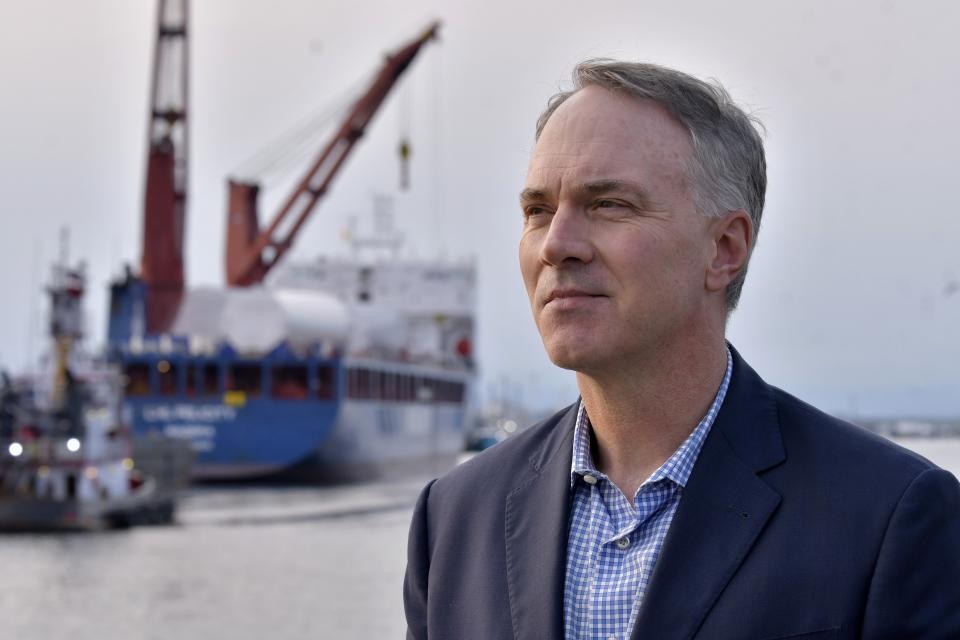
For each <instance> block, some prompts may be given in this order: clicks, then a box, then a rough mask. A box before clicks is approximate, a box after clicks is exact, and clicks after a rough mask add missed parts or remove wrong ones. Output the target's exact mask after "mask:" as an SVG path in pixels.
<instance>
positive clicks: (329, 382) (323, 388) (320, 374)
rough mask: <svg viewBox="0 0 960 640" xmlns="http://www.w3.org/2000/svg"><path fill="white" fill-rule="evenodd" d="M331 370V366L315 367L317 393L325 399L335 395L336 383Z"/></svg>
mask: <svg viewBox="0 0 960 640" xmlns="http://www.w3.org/2000/svg"><path fill="white" fill-rule="evenodd" d="M333 371H334V370H333V367H320V368H319V369H317V395H318V396H319V397H321V398H324V399H327V400H329V399H330V398H332V397H333V396H334V395H336V384H337V383H336V380H335V378H334V375H333Z"/></svg>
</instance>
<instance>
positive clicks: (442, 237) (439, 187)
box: [431, 47, 447, 247]
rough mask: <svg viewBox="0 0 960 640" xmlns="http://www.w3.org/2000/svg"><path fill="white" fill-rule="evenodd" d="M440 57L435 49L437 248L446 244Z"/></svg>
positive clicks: (435, 226) (439, 50) (434, 188)
mask: <svg viewBox="0 0 960 640" xmlns="http://www.w3.org/2000/svg"><path fill="white" fill-rule="evenodd" d="M442 55H443V47H437V50H436V51H434V55H433V56H431V58H432V62H433V65H432V66H433V69H432V71H433V78H432V82H431V84H432V85H433V87H432V89H433V91H432V93H433V96H432V98H433V117H432V123H433V126H432V127H431V129H432V131H433V161H434V171H433V203H432V204H433V206H432V207H431V209H432V210H433V224H434V228H435V229H436V230H437V240H438V242H439V246H441V247H445V246H447V242H446V233H445V230H444V224H443V222H444V216H443V211H442V209H443V185H444V183H445V180H444V176H443V175H442V174H443V169H444V163H443V102H442V100H443V91H442V89H443V87H442V82H441V80H442V78H443V64H442V62H443V61H442Z"/></svg>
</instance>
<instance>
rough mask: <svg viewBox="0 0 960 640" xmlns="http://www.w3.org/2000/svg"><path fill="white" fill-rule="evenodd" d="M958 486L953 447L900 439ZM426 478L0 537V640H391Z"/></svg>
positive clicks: (276, 490) (226, 493)
mask: <svg viewBox="0 0 960 640" xmlns="http://www.w3.org/2000/svg"><path fill="white" fill-rule="evenodd" d="M900 442H901V443H902V444H904V445H905V446H907V447H909V448H912V449H914V450H915V451H917V452H919V453H920V454H921V455H924V456H926V457H927V458H930V459H931V460H933V461H934V462H936V463H937V464H939V465H940V466H942V467H944V468H946V469H949V470H950V471H952V472H953V473H954V474H957V475H960V439H948V438H930V439H921V438H915V439H902V440H900ZM428 479H429V478H428V477H426V476H424V477H421V478H415V479H412V480H404V481H402V482H384V483H373V484H366V485H348V486H339V487H271V486H268V487H263V486H260V487H226V488H224V487H200V488H194V489H191V490H189V491H188V493H187V494H186V495H185V497H184V499H183V501H182V503H181V505H180V509H179V515H178V524H176V525H174V526H169V527H152V528H151V527H144V528H135V529H131V530H128V531H111V532H105V533H96V534H45V535H36V534H17V535H7V536H4V537H2V538H0V566H2V567H3V570H2V572H0V620H2V621H3V632H2V634H0V637H4V638H18V639H19V640H41V639H43V640H46V639H48V638H67V637H69V638H71V639H72V640H103V639H105V638H123V639H130V640H135V639H153V638H157V639H160V638H164V639H165V638H178V639H193V638H197V639H200V638H203V639H206V640H209V639H212V638H230V639H247V638H249V639H253V638H257V639H260V638H277V639H299V638H311V639H317V638H336V639H338V640H361V639H362V640H370V639H380V638H402V637H403V633H404V622H403V605H402V599H401V584H402V579H403V570H404V565H405V549H406V535H407V527H408V525H409V518H410V513H411V510H412V507H413V503H414V501H415V499H416V496H417V493H418V492H419V490H420V488H421V487H422V486H423V484H424V483H425V482H426V481H427V480H428Z"/></svg>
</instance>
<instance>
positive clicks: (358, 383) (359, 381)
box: [347, 369, 372, 400]
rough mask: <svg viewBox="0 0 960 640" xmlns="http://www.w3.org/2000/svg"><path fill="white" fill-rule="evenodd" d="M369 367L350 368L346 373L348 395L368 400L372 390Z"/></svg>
mask: <svg viewBox="0 0 960 640" xmlns="http://www.w3.org/2000/svg"><path fill="white" fill-rule="evenodd" d="M370 374H371V371H370V370H369V369H350V372H349V374H348V377H349V380H348V387H347V391H348V395H349V396H350V397H351V398H357V399H359V400H369V399H370V397H371V392H372V385H371V380H370V377H371V376H370Z"/></svg>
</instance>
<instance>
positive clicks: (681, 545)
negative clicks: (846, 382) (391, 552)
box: [404, 352, 960, 640]
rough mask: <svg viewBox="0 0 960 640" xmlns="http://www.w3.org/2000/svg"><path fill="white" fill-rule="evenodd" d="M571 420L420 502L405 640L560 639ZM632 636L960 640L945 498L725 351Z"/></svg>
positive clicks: (956, 561)
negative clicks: (724, 375) (724, 370)
mask: <svg viewBox="0 0 960 640" xmlns="http://www.w3.org/2000/svg"><path fill="white" fill-rule="evenodd" d="M576 410H577V406H576V405H571V406H570V407H569V408H567V409H565V410H564V411H561V412H560V413H558V414H557V415H555V416H553V417H551V418H549V419H547V420H545V421H544V422H542V423H540V424H538V425H535V426H533V427H531V428H530V429H527V430H526V431H524V432H523V433H521V434H519V435H517V436H515V437H513V438H511V439H509V440H507V441H505V442H503V443H501V444H498V445H496V446H495V447H493V448H491V449H489V450H488V451H485V452H484V453H482V454H480V455H478V456H476V457H475V458H474V459H472V460H470V461H469V462H467V463H465V464H463V465H461V466H459V467H457V468H456V469H454V470H453V471H451V472H450V473H448V474H447V475H446V476H444V477H442V478H440V479H439V480H435V481H433V482H432V483H430V484H429V485H428V486H427V487H426V488H425V489H424V490H423V492H422V493H421V495H420V498H419V500H418V501H417V506H416V509H415V511H414V515H413V522H412V525H411V529H410V540H409V549H408V565H407V572H406V577H405V580H404V605H405V609H406V616H407V625H408V632H407V638H408V639H416V640H423V639H425V638H430V639H432V640H472V639H477V640H481V639H482V640H500V639H504V640H506V639H509V638H513V639H516V640H534V639H545V640H554V639H556V640H560V639H562V638H563V584H564V571H565V566H566V543H567V523H568V514H569V506H570V458H571V452H572V438H573V427H574V422H575V418H576ZM632 638H633V639H634V640H651V639H656V640H668V639H674V638H677V639H688V638H698V639H702V640H726V639H736V640H761V639H763V640H771V639H775V638H784V639H785V638H789V639H790V640H813V639H826V638H832V639H840V638H867V639H871V640H874V639H876V640H879V639H907V638H910V639H914V638H922V639H924V640H928V639H929V640H934V639H941V638H942V639H944V640H946V639H951V640H957V639H960V485H958V483H957V480H956V478H954V477H953V476H952V475H951V474H950V473H948V472H946V471H943V470H942V469H939V468H938V467H936V466H935V465H933V464H932V463H930V462H929V461H927V460H925V459H924V458H921V457H920V456H918V455H915V454H913V453H911V452H909V451H907V450H905V449H903V448H900V447H898V446H896V445H894V444H891V443H890V442H888V441H886V440H885V439H883V438H880V437H878V436H875V435H873V434H871V433H869V432H867V431H865V430H863V429H860V428H857V427H854V426H852V425H849V424H846V423H844V422H841V421H839V420H836V419H834V418H831V417H830V416H827V415H825V414H823V413H821V412H820V411H818V410H816V409H814V408H813V407H811V406H809V405H807V404H805V403H803V402H801V401H800V400H798V399H796V398H794V397H792V396H790V395H788V394H786V393H784V392H783V391H780V390H779V389H776V388H774V387H771V386H769V385H767V384H766V383H765V382H763V380H761V379H760V377H759V376H758V375H757V374H756V373H755V372H754V371H753V370H752V369H751V368H750V367H749V366H748V365H747V364H746V363H745V362H744V361H743V360H742V359H741V358H740V356H739V355H738V354H737V353H736V352H734V365H733V379H732V380H731V385H730V388H729V390H728V392H727V396H726V399H725V401H724V404H723V407H722V408H721V410H720V412H719V414H718V416H717V419H716V422H715V423H714V425H713V428H712V429H711V431H710V434H709V436H708V438H707V440H706V442H705V443H704V447H703V449H702V451H701V453H700V457H699V458H698V460H697V463H696V465H695V467H694V469H693V473H692V475H691V476H690V480H689V482H688V484H687V486H686V488H685V489H684V492H683V496H682V498H681V500H680V505H679V507H678V508H677V512H676V515H675V516H674V520H673V523H672V525H671V527H670V531H669V533H668V534H667V538H666V540H665V542H664V546H663V549H662V552H661V555H660V558H659V560H658V561H657V564H656V566H655V568H654V572H653V576H652V578H651V582H650V585H649V589H648V591H647V595H646V598H645V600H644V602H643V605H642V607H641V609H640V614H639V616H638V619H637V623H636V626H635V628H634V630H633V635H632Z"/></svg>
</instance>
